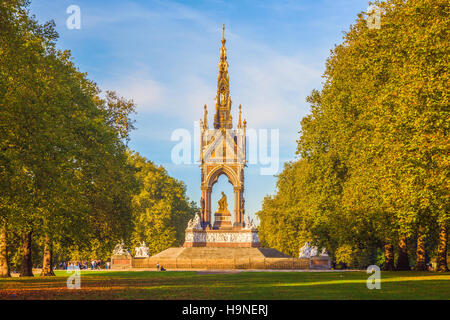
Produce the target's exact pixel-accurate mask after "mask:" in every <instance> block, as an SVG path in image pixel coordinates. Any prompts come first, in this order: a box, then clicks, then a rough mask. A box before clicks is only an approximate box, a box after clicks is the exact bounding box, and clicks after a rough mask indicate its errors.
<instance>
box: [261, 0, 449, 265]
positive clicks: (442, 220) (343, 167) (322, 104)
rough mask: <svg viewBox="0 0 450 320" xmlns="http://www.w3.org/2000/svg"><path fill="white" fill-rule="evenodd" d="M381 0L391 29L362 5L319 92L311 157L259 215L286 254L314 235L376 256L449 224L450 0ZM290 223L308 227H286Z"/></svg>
mask: <svg viewBox="0 0 450 320" xmlns="http://www.w3.org/2000/svg"><path fill="white" fill-rule="evenodd" d="M377 5H378V6H379V8H380V9H381V12H382V16H381V28H380V29H369V28H368V26H367V23H366V19H365V15H364V14H363V13H361V14H360V15H359V16H358V19H357V20H356V22H355V24H354V25H353V26H351V28H350V31H349V32H347V33H345V36H344V41H343V43H342V44H340V45H338V46H336V47H335V48H334V50H333V51H332V53H331V56H330V57H329V59H328V60H327V63H326V71H325V74H324V79H325V81H324V85H323V88H322V90H321V91H317V90H314V91H313V92H312V93H311V95H310V96H309V97H308V99H307V100H308V102H309V103H310V105H311V113H310V114H309V115H308V116H306V117H305V118H303V120H302V123H301V126H302V130H301V136H300V139H299V140H298V149H297V154H298V155H299V157H300V159H299V160H297V161H296V162H295V163H293V164H289V165H288V166H286V168H285V169H284V171H283V173H282V174H281V175H280V177H279V180H278V190H277V194H276V195H275V196H274V197H268V198H266V199H265V201H264V205H263V209H262V211H261V212H259V213H258V215H259V217H260V220H261V225H262V228H261V238H262V239H264V240H265V242H266V243H267V244H268V245H270V246H273V247H275V248H277V249H280V250H282V251H285V252H289V253H292V252H296V251H295V250H296V248H297V247H298V246H299V245H300V246H301V245H302V243H301V244H296V242H297V241H299V240H300V239H301V240H302V241H303V238H308V237H304V236H303V235H304V234H308V233H309V234H310V236H309V237H310V238H311V239H313V240H314V242H315V243H317V244H319V245H324V246H325V247H326V248H327V249H328V251H329V252H330V253H331V254H332V255H335V257H336V259H337V258H338V257H339V259H343V258H342V257H343V256H345V259H344V260H345V261H346V262H349V261H352V263H356V264H357V265H366V264H367V263H369V262H370V261H372V262H374V261H375V260H377V252H379V250H380V249H382V248H383V245H384V243H388V242H394V243H393V244H395V242H397V241H398V239H399V238H400V237H407V238H410V239H414V237H415V235H416V234H417V231H418V229H419V227H420V228H424V229H425V230H427V234H428V235H429V237H430V238H433V237H436V231H435V230H437V226H439V225H448V221H449V212H450V210H449V193H448V190H449V182H448V181H449V179H448V177H449V174H450V172H449V162H448V152H449V143H448V137H447V132H449V129H450V128H449V124H450V116H449V109H448V105H449V101H448V83H449V79H448V65H447V63H448V61H449V53H450V43H449V42H448V24H449V22H450V21H449V14H448V10H449V7H448V2H447V1H443V0H418V1H403V0H389V1H386V2H380V3H377ZM296 166H297V167H298V168H301V169H299V170H292V168H293V167H296ZM285 181H287V182H285ZM285 184H286V186H285ZM286 215H292V216H291V217H289V218H287V217H285V216H286ZM289 221H296V222H298V224H296V228H297V230H298V231H297V232H294V233H292V234H290V233H289V232H287V233H286V234H283V232H284V227H285V226H286V223H288V222H289ZM274 222H280V223H282V224H281V225H277V224H273V223H274ZM266 225H267V226H269V225H271V226H276V227H275V229H273V228H272V229H270V230H269V228H265V226H266ZM288 228H291V226H289V227H288ZM300 230H301V231H300ZM283 238H284V240H283V241H280V239H283ZM286 238H288V239H286ZM434 239H435V238H434ZM433 241H435V240H433V239H430V242H433ZM287 243H289V245H286V244H287ZM343 248H347V249H348V248H354V249H353V253H350V251H349V250H346V251H345V252H346V254H345V255H343V251H342V250H344V249H343ZM351 256H353V258H352V257H351ZM363 256H364V257H366V258H362V257H363ZM358 257H359V258H358ZM355 259H356V260H355ZM358 259H360V261H359V262H358V261H357V260H358Z"/></svg>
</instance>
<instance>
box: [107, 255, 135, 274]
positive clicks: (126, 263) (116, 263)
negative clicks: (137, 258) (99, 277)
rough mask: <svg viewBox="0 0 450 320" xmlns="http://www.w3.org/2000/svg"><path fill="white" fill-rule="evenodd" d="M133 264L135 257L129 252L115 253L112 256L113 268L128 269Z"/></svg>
mask: <svg viewBox="0 0 450 320" xmlns="http://www.w3.org/2000/svg"><path fill="white" fill-rule="evenodd" d="M132 266H133V258H132V257H131V255H129V254H120V255H113V256H112V257H111V269H112V270H127V269H129V268H131V267H132Z"/></svg>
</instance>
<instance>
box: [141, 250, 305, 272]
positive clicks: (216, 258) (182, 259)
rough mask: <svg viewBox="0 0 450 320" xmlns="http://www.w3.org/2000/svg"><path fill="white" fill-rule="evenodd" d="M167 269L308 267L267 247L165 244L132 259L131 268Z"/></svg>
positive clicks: (302, 259) (302, 262) (298, 259)
mask: <svg viewBox="0 0 450 320" xmlns="http://www.w3.org/2000/svg"><path fill="white" fill-rule="evenodd" d="M157 264H159V265H160V266H163V267H164V268H165V269H167V270H190V269H191V270H221V269H222V270H224V269H225V270H233V269H309V268H310V261H309V259H307V258H292V257H290V256H288V255H286V254H284V253H282V252H280V251H278V250H275V249H271V248H254V247H248V248H245V247H239V248H231V247H230V248H225V247H222V248H219V247H178V248H169V249H167V250H164V251H162V252H160V253H158V254H155V255H154V256H151V257H149V258H143V259H133V268H145V269H155V270H156V265H157Z"/></svg>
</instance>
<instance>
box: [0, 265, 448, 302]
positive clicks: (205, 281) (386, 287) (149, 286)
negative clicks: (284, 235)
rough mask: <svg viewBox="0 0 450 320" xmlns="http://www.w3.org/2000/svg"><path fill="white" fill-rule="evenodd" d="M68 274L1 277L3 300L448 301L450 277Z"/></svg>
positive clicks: (424, 274) (391, 274)
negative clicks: (76, 283)
mask: <svg viewBox="0 0 450 320" xmlns="http://www.w3.org/2000/svg"><path fill="white" fill-rule="evenodd" d="M70 275H71V273H67V272H65V271H56V277H50V278H40V277H33V278H31V277H28V278H18V277H15V278H9V279H0V299H239V300H248V299H447V300H448V299H450V274H441V273H429V272H382V273H381V289H380V290H376V289H374V290H369V289H368V288H367V286H366V281H367V277H368V276H369V275H368V274H366V273H365V272H241V273H229V274H226V273H225V274H201V273H200V274H199V273H197V272H195V271H180V272H178V271H173V272H172V271H167V272H156V271H137V272H134V271H82V272H81V289H80V290H69V289H67V286H66V281H67V277H69V276H70Z"/></svg>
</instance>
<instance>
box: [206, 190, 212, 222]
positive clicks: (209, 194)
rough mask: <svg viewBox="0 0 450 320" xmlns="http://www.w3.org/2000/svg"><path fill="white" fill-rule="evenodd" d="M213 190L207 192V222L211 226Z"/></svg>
mask: <svg viewBox="0 0 450 320" xmlns="http://www.w3.org/2000/svg"><path fill="white" fill-rule="evenodd" d="M211 191H212V190H211V188H208V189H207V190H206V206H205V207H206V221H207V223H208V224H209V225H211Z"/></svg>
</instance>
